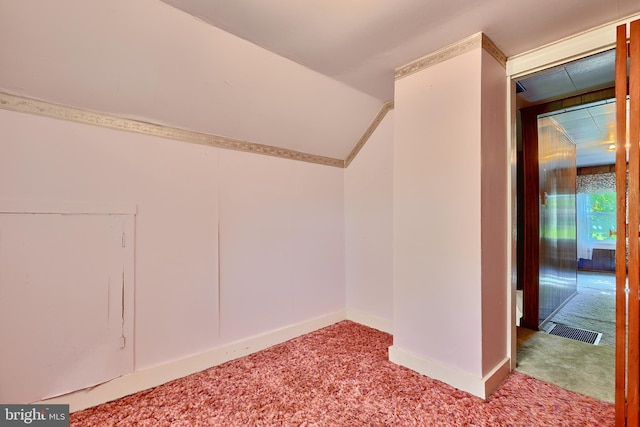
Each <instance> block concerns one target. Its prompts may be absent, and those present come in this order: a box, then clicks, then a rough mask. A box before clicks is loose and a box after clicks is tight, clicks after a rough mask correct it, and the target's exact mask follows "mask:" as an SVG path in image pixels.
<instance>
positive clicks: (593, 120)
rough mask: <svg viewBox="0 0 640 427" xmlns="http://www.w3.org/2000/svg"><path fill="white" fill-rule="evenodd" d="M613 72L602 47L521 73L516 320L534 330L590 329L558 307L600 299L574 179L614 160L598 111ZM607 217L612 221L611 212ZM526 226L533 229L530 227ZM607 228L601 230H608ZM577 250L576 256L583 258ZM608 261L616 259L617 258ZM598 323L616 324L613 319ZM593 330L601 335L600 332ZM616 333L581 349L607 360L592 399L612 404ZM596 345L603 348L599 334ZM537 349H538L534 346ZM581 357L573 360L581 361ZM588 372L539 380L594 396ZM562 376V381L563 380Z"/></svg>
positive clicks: (610, 54)
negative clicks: (586, 298) (559, 63)
mask: <svg viewBox="0 0 640 427" xmlns="http://www.w3.org/2000/svg"><path fill="white" fill-rule="evenodd" d="M614 69H615V51H605V52H602V53H600V54H597V55H593V56H590V57H586V58H583V59H581V60H579V61H574V62H571V63H567V64H564V65H562V66H559V67H556V68H552V69H548V70H546V71H544V72H542V73H537V74H534V75H531V76H526V77H524V78H522V79H520V80H518V83H517V86H518V88H519V93H518V95H517V97H518V100H517V104H518V119H519V120H518V125H519V126H518V136H519V138H518V153H517V158H518V160H517V173H518V175H517V182H518V188H517V203H516V206H517V218H518V222H517V226H518V233H517V234H518V236H519V238H518V241H517V261H518V262H517V266H518V270H517V276H518V280H517V288H518V290H519V291H521V292H522V295H523V296H522V311H523V312H524V313H523V314H524V315H523V317H522V319H521V322H520V325H521V326H522V327H525V328H527V329H528V330H530V331H539V330H540V332H536V333H539V334H545V333H548V332H551V331H552V330H553V329H554V328H556V326H557V325H561V326H563V327H564V326H567V327H569V329H571V331H570V332H571V333H573V332H574V331H575V330H583V331H584V330H586V331H589V330H588V329H586V328H585V327H584V325H583V324H576V323H575V322H574V320H575V319H576V318H577V317H579V316H573V318H572V316H571V315H570V314H567V313H566V312H563V310H565V311H566V309H568V308H571V306H572V305H574V304H572V303H575V302H576V301H579V300H580V299H582V297H583V296H589V297H590V296H598V295H599V294H598V292H601V290H597V289H596V290H593V286H590V285H589V282H593V276H589V274H590V273H592V271H586V270H587V268H586V266H587V263H586V260H587V259H588V260H589V261H591V264H590V267H591V270H593V261H594V259H593V257H592V253H593V250H590V251H589V253H588V256H589V258H587V256H586V252H585V246H586V245H585V243H584V242H583V241H580V239H578V231H579V227H580V226H584V221H581V222H580V221H579V220H578V218H580V216H581V215H582V214H583V212H578V209H579V208H580V207H581V206H582V205H581V203H582V204H584V203H585V200H584V197H582V196H580V194H582V193H581V188H580V185H581V184H579V183H580V182H582V181H588V180H592V179H591V178H592V177H591V178H586V177H585V176H586V175H587V174H586V173H584V172H588V171H591V172H594V171H596V172H598V171H599V170H600V169H602V170H604V169H607V172H608V171H609V170H608V169H610V168H613V165H614V163H615V154H614V153H613V152H611V151H608V147H609V145H610V144H611V142H610V141H609V137H610V134H609V130H610V125H609V124H608V123H606V120H608V119H611V120H612V123H613V125H615V108H614V109H613V116H612V117H608V116H607V115H604V114H600V113H599V112H600V111H601V110H603V109H605V110H606V108H607V105H608V104H610V103H611V99H612V98H613V97H614V95H615V92H614V89H613V82H614V77H615V72H614ZM603 106H604V107H603ZM550 129H551V130H553V132H555V133H557V134H558V135H560V136H557V137H551V142H550V145H549V146H547V144H548V143H549V136H548V135H545V133H549V132H550V131H549V130H550ZM567 141H568V143H567ZM571 145H573V149H574V150H575V151H574V152H573V153H572V152H571V150H570V147H571ZM532 147H533V148H534V149H532ZM563 147H564V148H563ZM571 159H572V160H573V163H572V164H571ZM567 162H568V163H567ZM594 168H595V169H594ZM598 168H600V169H598ZM592 175H593V174H592ZM595 175H598V174H597V173H596V174H595ZM614 187H615V180H614ZM595 199H597V197H595V198H594V200H595ZM614 200H615V190H614ZM614 206H615V204H614ZM583 216H584V215H583ZM613 220H614V224H615V210H614V211H613ZM578 222H580V224H578ZM532 224H533V225H535V226H533V227H532V226H531V225H532ZM614 230H615V227H614ZM608 231H609V230H606V232H607V233H608ZM520 236H522V237H523V238H520ZM613 241H614V242H615V240H613ZM579 249H582V251H580V250H579ZM591 249H593V248H591ZM599 249H600V248H599ZM579 254H581V255H582V259H583V262H582V263H580V258H581V257H580V256H579ZM612 259H613V260H615V255H613V258H612ZM598 262H599V261H598ZM614 262H615V261H614ZM579 267H581V268H580V269H579ZM602 274H607V273H602ZM605 277H606V276H605ZM610 277H611V283H612V286H613V290H614V291H613V293H612V294H610V295H609V297H611V298H613V300H612V303H613V307H615V302H614V298H615V268H614V271H612V272H611V274H610ZM580 279H582V280H580ZM589 279H591V280H589ZM581 282H582V283H581ZM581 285H582V286H581ZM585 285H586V287H585ZM586 289H588V290H586ZM591 290H593V292H591ZM587 292H589V293H588V294H587ZM612 314H614V312H612ZM603 320H605V321H607V322H609V321H610V322H611V323H612V324H613V325H615V316H613V317H612V318H611V319H603ZM571 323H573V324H571ZM560 329H562V330H563V334H564V333H565V332H564V331H566V330H567V329H566V328H560ZM591 332H596V333H597V334H599V335H600V337H601V336H602V332H600V331H591ZM560 335H561V336H562V334H560ZM614 337H615V327H613V328H612V330H611V332H610V335H609V338H610V339H611V344H610V345H609V347H610V348H608V349H606V348H605V349H603V348H602V347H601V348H599V349H595V347H594V348H593V351H591V349H587V350H584V351H585V352H589V354H591V355H594V354H596V353H598V354H599V356H598V357H602V358H605V359H606V360H602V361H599V360H597V359H596V360H593V365H594V366H599V367H604V366H607V367H609V368H610V369H608V370H607V371H606V372H603V373H601V374H600V375H598V376H599V377H600V378H599V379H602V377H607V379H608V381H606V382H605V383H604V384H599V385H596V387H604V388H607V389H608V390H609V392H607V393H605V394H604V395H603V394H598V395H596V396H595V397H598V398H600V399H603V400H609V401H612V402H613V399H614V396H613V393H614V381H615V379H614V368H615V367H614V361H615V353H614V348H613V344H614V343H615V341H614ZM542 338H543V337H541V339H540V340H537V341H535V340H534V341H535V342H536V343H537V344H536V346H543V345H546V344H545V343H546V341H545V340H543V339H542ZM554 338H556V337H554ZM531 342H533V341H531ZM520 344H522V343H521V342H520ZM581 344H582V343H581ZM592 344H593V343H591V344H586V345H587V346H588V345H592ZM595 344H597V345H601V343H600V338H598V341H597V342H596V343H595ZM603 344H604V343H603ZM552 345H555V346H556V347H566V348H569V347H572V348H573V344H557V341H555V342H552ZM523 347H526V346H523ZM575 348H576V349H578V350H576V351H580V352H582V351H583V347H580V346H577V347H575ZM536 350H538V352H540V348H537V349H536ZM542 353H543V355H547V356H548V357H547V359H552V358H553V356H552V354H555V353H553V351H552V350H548V351H545V350H543V351H542ZM584 354H587V353H584ZM584 354H583V355H582V356H576V357H582V358H584ZM565 356H566V355H563V356H562V357H565ZM519 357H520V355H519ZM590 357H591V356H590ZM520 358H521V357H520ZM591 358H592V357H591ZM542 359H543V361H544V362H545V363H547V362H548V360H544V359H545V357H544V356H543V358H542ZM582 360H583V359H582ZM578 365H581V366H582V367H584V363H582V362H581V360H574V361H573V362H571V364H570V365H569V366H567V367H565V368H566V369H564V371H566V372H567V373H568V375H569V377H573V379H575V376H576V373H575V371H576V366H578ZM550 372H551V375H556V373H557V372H558V370H556V369H551V371H550ZM528 373H531V372H528ZM543 375H544V373H543ZM534 376H536V375H534ZM589 377H593V375H592V374H590V375H588V376H587V377H586V378H585V380H580V381H577V383H576V382H575V381H571V378H567V379H563V378H550V377H542V378H540V379H543V380H546V381H549V382H555V383H557V384H558V385H561V386H563V387H565V388H569V389H573V390H574V391H578V392H581V393H583V394H591V395H593V391H589V390H583V389H581V388H580V387H582V386H587V388H589V387H591V386H592V384H589V382H590V381H591V379H590V378H589ZM565 380H567V381H568V382H566V383H565V382H563V381H565ZM573 383H576V386H577V387H578V388H577V389H575V388H572V387H571V386H570V384H573ZM568 384H569V386H568Z"/></svg>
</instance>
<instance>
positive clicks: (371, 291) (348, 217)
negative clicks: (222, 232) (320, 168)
mask: <svg viewBox="0 0 640 427" xmlns="http://www.w3.org/2000/svg"><path fill="white" fill-rule="evenodd" d="M393 116H394V112H393V111H390V112H389V113H387V115H386V116H385V118H384V119H383V120H382V122H381V123H380V125H379V126H378V127H377V129H376V131H375V132H374V133H373V135H372V136H371V138H370V139H369V140H368V141H367V143H366V145H365V146H364V147H363V148H362V150H360V152H359V153H358V155H357V156H356V158H355V159H354V160H353V162H351V164H350V165H349V167H348V168H347V169H346V170H345V223H346V230H345V233H346V235H345V246H346V268H347V270H346V271H347V274H346V291H347V310H348V316H349V318H351V319H353V320H355V321H359V322H361V323H364V324H367V325H369V326H372V327H375V328H378V329H380V330H383V331H387V332H392V329H393Z"/></svg>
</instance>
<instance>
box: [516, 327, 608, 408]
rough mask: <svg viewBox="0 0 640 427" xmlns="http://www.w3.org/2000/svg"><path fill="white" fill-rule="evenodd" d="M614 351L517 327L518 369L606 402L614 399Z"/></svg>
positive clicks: (603, 346) (605, 346)
mask: <svg viewBox="0 0 640 427" xmlns="http://www.w3.org/2000/svg"><path fill="white" fill-rule="evenodd" d="M614 356H615V348H614V347H613V346H610V345H592V344H586V343H583V342H579V341H574V340H570V339H567V338H561V337H557V336H554V335H549V334H547V333H545V332H534V331H531V330H529V329H524V328H518V354H517V366H516V370H517V371H520V372H522V373H525V374H528V375H530V376H532V377H534V378H537V379H539V380H542V381H545V382H548V383H551V384H555V385H557V386H560V387H562V388H564V389H567V390H571V391H574V392H577V393H580V394H583V395H586V396H591V397H595V398H596V399H600V400H603V401H605V402H611V403H613V402H614V400H615V396H614V393H615V378H614V373H615V359H614Z"/></svg>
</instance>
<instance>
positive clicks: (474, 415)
mask: <svg viewBox="0 0 640 427" xmlns="http://www.w3.org/2000/svg"><path fill="white" fill-rule="evenodd" d="M391 344H392V337H391V335H389V334H386V333H383V332H380V331H377V330H375V329H371V328H368V327H365V326H362V325H359V324H357V323H353V322H349V321H344V322H340V323H337V324H335V325H332V326H329V327H327V328H324V329H321V330H319V331H316V332H313V333H310V334H307V335H305V336H302V337H300V338H296V339H294V340H291V341H288V342H286V343H283V344H280V345H277V346H275V347H272V348H270V349H267V350H264V351H261V352H259V353H256V354H253V355H250V356H247V357H244V358H241V359H238V360H235V361H232V362H228V363H226V364H224V365H221V366H217V367H214V368H211V369H208V370H206V371H203V372H199V373H197V374H193V375H191V376H188V377H185V378H181V379H178V380H175V381H172V382H170V383H167V384H164V385H162V386H159V387H156V388H154V389H151V390H147V391H144V392H141V393H137V394H135V395H131V396H127V397H124V398H122V399H119V400H116V401H113V402H110V403H106V404H103V405H100V406H96V407H94V408H90V409H87V410H84V411H81V412H76V413H74V414H72V415H71V425H72V426H207V425H212V426H243V427H244V426H492V427H493V426H527V427H530V426H558V427H560V426H601V427H602V426H612V425H614V407H613V405H611V404H608V403H605V402H600V401H598V400H595V399H592V398H589V397H586V396H582V395H580V394H576V393H573V392H570V391H567V390H563V389H561V388H559V387H556V386H554V385H551V384H547V383H544V382H541V381H538V380H536V379H534V378H531V377H529V376H527V375H524V374H521V373H518V372H514V373H513V374H511V375H510V376H509V377H508V378H507V379H506V380H505V382H504V383H503V384H502V385H501V386H500V387H499V388H498V390H497V391H496V392H495V393H494V394H493V395H492V396H491V397H490V398H489V399H488V400H486V401H483V400H482V399H479V398H477V397H474V396H472V395H470V394H468V393H465V392H463V391H460V390H457V389H455V388H453V387H451V386H448V385H446V384H444V383H442V382H440V381H436V380H433V379H430V378H427V377H424V376H422V375H419V374H417V373H415V372H413V371H411V370H409V369H406V368H403V367H400V366H397V365H394V364H393V363H391V362H389V361H388V359H387V348H388V347H389V346H390V345H391Z"/></svg>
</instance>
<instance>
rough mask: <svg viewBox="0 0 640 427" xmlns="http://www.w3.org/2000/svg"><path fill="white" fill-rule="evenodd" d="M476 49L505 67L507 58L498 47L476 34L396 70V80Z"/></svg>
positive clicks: (484, 36) (486, 38)
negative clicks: (481, 50) (479, 49)
mask: <svg viewBox="0 0 640 427" xmlns="http://www.w3.org/2000/svg"><path fill="white" fill-rule="evenodd" d="M477 48H482V49H484V50H486V51H487V52H488V53H489V54H491V56H493V57H494V58H495V59H496V60H497V61H498V62H499V63H500V64H502V66H503V67H506V64H507V57H506V56H505V54H504V53H502V52H501V51H500V49H498V47H497V46H496V45H495V44H494V43H493V42H492V41H491V39H489V37H487V36H486V35H485V34H483V33H476V34H474V35H472V36H470V37H467V38H466V39H463V40H460V41H459V42H457V43H454V44H452V45H449V46H446V47H444V48H442V49H440V50H437V51H435V52H433V53H430V54H429V55H426V56H423V57H422V58H419V59H416V60H415V61H412V62H410V63H408V64H407V65H404V66H402V67H399V68H397V69H396V72H395V78H396V80H398V79H401V78H403V77H407V76H408V75H411V74H413V73H416V72H418V71H420V70H424V69H425V68H429V67H432V66H434V65H436V64H439V63H441V62H444V61H447V60H449V59H451V58H454V57H456V56H459V55H462V54H464V53H467V52H469V51H472V50H474V49H477Z"/></svg>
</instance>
